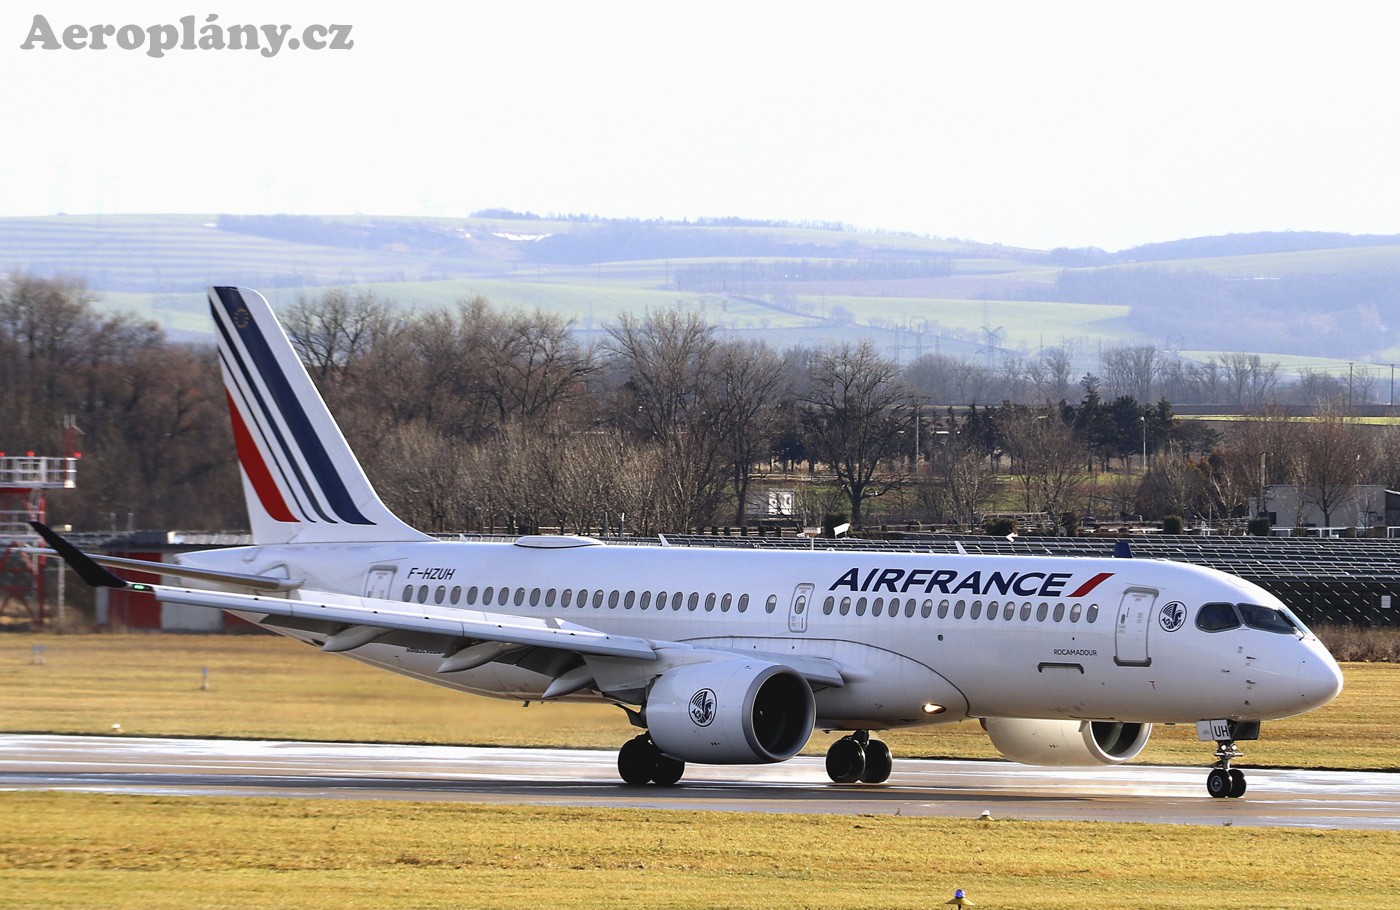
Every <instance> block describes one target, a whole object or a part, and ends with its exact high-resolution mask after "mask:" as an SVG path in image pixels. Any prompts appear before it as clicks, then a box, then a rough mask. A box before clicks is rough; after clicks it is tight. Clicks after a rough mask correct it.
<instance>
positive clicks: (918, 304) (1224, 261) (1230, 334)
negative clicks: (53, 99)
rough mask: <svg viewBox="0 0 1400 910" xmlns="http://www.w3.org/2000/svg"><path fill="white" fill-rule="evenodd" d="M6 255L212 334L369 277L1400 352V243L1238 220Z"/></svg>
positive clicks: (947, 322) (742, 321)
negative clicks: (1027, 230)
mask: <svg viewBox="0 0 1400 910" xmlns="http://www.w3.org/2000/svg"><path fill="white" fill-rule="evenodd" d="M0 269H4V270H6V271H9V270H25V271H29V272H33V273H36V274H41V275H48V274H56V273H61V274H72V275H78V276H82V277H83V278H85V279H86V281H87V282H88V285H89V287H91V288H92V289H93V290H95V291H97V292H99V293H100V295H101V297H102V300H103V301H104V303H105V304H107V305H109V306H113V307H119V308H123V309H129V310H133V311H135V312H138V313H140V314H143V315H145V316H148V317H149V318H152V319H155V320H157V321H159V322H160V323H161V324H162V325H164V326H166V327H167V328H168V329H169V330H171V331H172V332H174V333H176V334H177V335H180V336H189V337H201V336H205V335H207V333H208V326H207V323H206V321H205V316H204V304H203V293H202V289H203V288H204V287H205V286H206V285H208V284H211V283H215V282H219V283H225V282H227V283H237V284H243V285H247V286H251V287H255V288H258V289H259V290H262V291H263V292H264V293H266V294H267V295H268V296H269V297H270V298H271V299H272V300H273V301H274V303H285V302H290V301H291V300H292V299H294V298H295V297H296V295H297V294H299V293H302V292H304V291H312V290H315V289H317V288H324V287H329V286H335V285H367V286H370V287H371V288H372V289H373V290H374V291H375V293H376V294H379V295H381V296H383V297H385V298H389V299H393V300H395V301H397V302H399V303H400V304H402V305H404V306H408V307H427V306H441V305H444V304H448V303H450V302H452V301H453V300H456V299H459V298H461V297H464V296H471V295H475V294H481V295H484V296H486V297H488V298H489V299H491V300H492V301H494V302H496V303H498V304H501V305H503V306H510V307H528V308H533V307H540V308H542V309H546V310H551V311H556V312H560V313H562V314H565V315H567V316H569V317H570V318H572V319H574V320H575V322H576V324H577V325H578V327H579V329H580V330H581V331H584V332H588V331H593V332H597V331H600V330H601V327H602V326H603V325H604V324H606V323H607V322H608V321H609V320H612V319H614V318H616V316H617V315H618V314H619V313H622V312H634V313H635V312H641V311H643V310H646V309H648V308H656V307H665V306H674V305H682V306H687V307H695V308H697V309H699V310H700V311H701V312H703V313H704V314H705V316H706V318H707V319H709V320H710V321H711V322H714V323H716V324H718V325H721V326H723V327H724V328H725V329H727V330H730V331H734V332H737V333H740V334H743V335H749V336H753V337H763V338H765V339H766V340H768V341H769V343H770V344H773V345H775V346H777V347H787V346H790V345H793V344H812V343H824V342H826V341H831V340H837V339H848V340H849V339H855V338H871V339H873V340H875V341H876V342H877V343H878V344H880V345H881V347H883V348H884V349H885V350H887V351H888V352H890V353H892V354H894V355H895V356H897V357H899V358H900V359H901V360H902V361H906V362H907V361H908V360H910V359H912V358H913V357H916V356H918V355H919V354H923V353H935V352H937V353H945V354H957V355H960V356H966V357H973V358H978V359H984V360H985V363H986V364H987V365H988V366H989V367H995V365H996V364H997V362H998V361H999V360H1000V358H1001V356H1002V355H1003V354H1018V355H1027V354H1031V355H1033V354H1036V353H1038V352H1040V351H1041V350H1043V349H1045V348H1049V347H1063V348H1067V349H1069V350H1070V351H1071V352H1072V354H1073V355H1074V357H1075V359H1076V360H1077V361H1080V362H1083V363H1086V364H1089V365H1090V366H1092V360H1093V358H1094V355H1095V352H1097V351H1098V350H1100V349H1101V348H1103V347H1107V346H1114V345H1125V344H1151V345H1155V346H1157V347H1158V348H1160V349H1163V350H1168V351H1188V350H1189V351H1192V352H1196V356H1203V355H1204V354H1208V353H1209V352H1217V351H1246V352H1253V353H1260V354H1265V355H1272V356H1284V355H1287V356H1289V357H1323V358H1331V359H1332V360H1333V361H1334V362H1338V363H1344V362H1346V361H1356V362H1366V361H1371V362H1376V363H1389V362H1391V361H1394V360H1396V359H1400V341H1397V339H1396V337H1395V330H1394V328H1393V327H1392V325H1391V322H1392V321H1393V320H1392V319H1391V318H1390V314H1391V313H1394V312H1396V307H1397V305H1400V281H1397V280H1396V279H1397V278H1400V238H1397V237H1374V236H1366V237H1356V236H1351V235H1342V234H1324V233H1301V232H1300V233H1287V234H1278V233H1271V234H1241V235H1230V236H1227V237H1216V238H1195V239H1191V240H1181V241H1174V242H1171V243H1161V244H1151V245H1148V246H1143V247H1138V248H1135V249H1132V250H1125V251H1123V252H1120V253H1105V252H1104V251H1102V250H1094V249H1087V250H1053V251H1037V250H1025V249H1017V248H1012V247H1005V246H1000V245H996V244H986V243H973V242H966V241H956V240H945V239H939V238H931V237H917V236H910V235H902V234H890V233H879V232H865V231H855V230H852V229H849V228H845V227H843V226H840V225H791V224H780V223H769V222H747V221H740V220H738V219H714V220H706V221H700V222H652V221H608V220H601V219H596V218H591V217H567V218H540V217H535V216H531V215H522V214H518V213H512V212H503V211H496V212H483V213H477V214H476V215H474V216H472V217H469V218H458V219H448V218H383V217H371V216H345V217H301V216H217V215H144V216H143V215H122V216H54V217H43V218H4V219H0Z"/></svg>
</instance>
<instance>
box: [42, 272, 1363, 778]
mask: <svg viewBox="0 0 1400 910" xmlns="http://www.w3.org/2000/svg"><path fill="white" fill-rule="evenodd" d="M209 303H210V309H211V312H212V314H213V318H214V324H215V326H216V329H217V333H216V334H217V340H218V350H219V357H220V361H221V364H222V372H223V379H224V385H225V389H226V392H227V397H228V404H229V412H230V417H231V420H232V423H233V435H234V441H235V445H236V447H237V453H238V461H239V466H240V474H241V478H242V482H243V489H244V494H245V498H246V500H247V507H248V515H249V522H250V527H251V530H252V540H253V544H252V546H247V547H236V548H229V549H220V550H208V551H200V552H195V553H189V554H182V555H181V556H179V557H178V563H176V564H157V566H155V567H154V568H157V569H158V570H159V571H160V572H161V573H162V574H163V575H164V576H165V577H166V579H169V580H180V581H182V582H183V584H182V585H181V584H166V583H161V584H144V583H136V582H128V581H124V580H122V579H121V578H119V577H118V576H116V575H114V574H113V572H112V571H111V569H117V570H123V569H132V568H139V569H140V570H143V571H147V572H150V571H152V569H153V566H152V564H151V563H149V562H144V561H133V560H125V561H124V560H121V559H117V558H113V557H105V556H100V555H90V554H84V553H81V552H79V551H78V550H77V549H76V548H75V547H73V546H72V545H71V544H70V543H69V542H68V541H66V540H65V539H63V538H62V537H60V536H59V535H57V534H56V533H54V532H53V531H50V530H49V529H47V528H45V527H43V526H42V525H36V529H37V530H38V531H39V532H40V533H41V534H42V535H43V537H44V539H45V540H46V541H47V542H48V544H49V546H50V547H52V549H53V550H54V551H55V552H57V553H58V554H59V555H61V556H63V557H64V558H65V559H66V560H67V561H68V562H69V564H70V565H71V566H72V567H73V568H74V569H75V570H76V571H77V572H78V574H79V575H80V576H81V577H82V578H83V579H84V580H85V581H87V582H88V583H90V584H94V585H99V586H113V587H126V588H131V589H134V590H139V591H149V592H151V593H153V594H154V595H155V597H156V598H157V599H158V600H160V601H161V602H163V603H173V604H188V605H194V606H200V607H208V608H210V609H217V610H227V611H229V612H231V613H234V614H236V615H238V616H241V617H243V618H244V619H247V620H248V621H250V622H253V623H255V624H257V625H259V626H261V627H263V628H265V629H269V630H271V631H273V632H276V633H278V634H281V635H285V636H288V637H290V638H293V639H296V640H298V641H301V642H304V643H306V644H309V645H312V646H314V647H318V648H320V649H321V650H322V651H326V652H331V653H337V654H344V655H347V656H349V657H352V658H354V659H356V660H359V661H362V662H364V663H366V664H370V665H372V666H375V667H379V668H382V669H385V670H390V671H392V672H395V673H400V674H403V675H406V676H410V677H413V678H416V679H420V680H424V681H426V682H430V683H433V684H435V685H439V686H446V687H448V688H452V689H458V690H461V691H464V692H470V693H474V694H477V695H485V696H491V697H496V698H506V699H516V700H521V701H525V702H527V703H528V702H530V701H535V700H545V701H552V700H556V699H557V700H575V701H577V700H586V701H594V702H599V701H601V702H606V703H609V704H613V705H616V706H618V707H619V708H621V709H622V710H623V711H625V712H626V714H627V717H628V718H629V720H630V721H631V723H632V725H634V726H635V727H637V728H639V730H640V731H641V732H640V733H638V734H637V735H636V736H635V737H634V738H632V739H630V740H628V741H626V742H625V743H623V744H622V746H621V748H620V750H619V752H618V759H617V766H618V773H619V775H620V777H621V779H622V780H623V781H624V782H625V783H627V784H631V785H638V786H640V785H648V784H655V785H662V786H669V785H673V784H676V783H677V782H678V781H679V780H680V779H681V777H682V775H683V774H684V771H685V765H686V763H687V762H696V763H709V764H750V763H752V764H757V763H765V762H781V761H784V760H786V759H789V758H791V757H793V756H794V755H796V754H797V753H798V752H799V751H800V750H802V748H803V747H804V746H805V745H806V744H807V742H808V740H809V738H810V737H811V735H812V733H813V731H814V730H817V729H821V730H825V731H842V732H844V733H845V734H846V735H844V736H842V737H841V738H839V739H837V740H835V741H834V742H833V743H832V745H831V746H830V748H829V750H828V751H827V753H826V771H827V774H828V776H829V777H830V778H831V780H832V781H833V782H836V783H842V784H855V783H866V784H880V783H884V782H885V781H887V780H888V779H889V777H890V774H891V771H892V768H893V757H892V755H891V752H890V749H889V747H888V746H887V745H886V744H885V743H884V742H883V741H882V740H880V739H878V738H876V737H874V736H872V735H871V734H872V733H874V732H878V731H882V730H889V729H894V728H901V727H912V726H918V725H923V724H943V723H953V722H957V721H961V720H966V719H975V720H978V721H980V723H981V725H982V727H983V728H984V729H985V731H986V733H987V735H988V736H989V737H990V739H991V741H992V743H993V744H994V745H995V747H996V748H997V749H998V750H999V751H1000V753H1001V754H1002V755H1003V756H1005V757H1006V758H1008V759H1011V760H1013V761H1016V762H1022V763H1027V764H1038V765H1092V764H1107V765H1117V764H1121V763H1123V762H1126V761H1128V760H1130V759H1132V758H1133V757H1135V756H1136V755H1137V754H1138V753H1139V752H1141V750H1142V748H1143V747H1144V745H1145V744H1146V743H1147V741H1148V737H1149V736H1150V734H1151V732H1152V728H1153V725H1154V724H1196V725H1197V730H1198V735H1199V737H1200V739H1201V740H1202V741H1203V742H1214V743H1215V746H1216V751H1215V754H1214V758H1215V761H1214V763H1213V765H1212V770H1211V771H1210V772H1209V775H1208V777H1207V787H1206V789H1207V792H1208V793H1209V794H1210V796H1212V797H1216V798H1227V797H1234V798H1238V797H1240V796H1242V795H1243V794H1244V792H1245V789H1246V783H1245V777H1244V774H1243V772H1242V771H1241V770H1240V769H1239V768H1234V767H1231V763H1232V761H1234V760H1236V759H1238V758H1239V757H1240V756H1241V755H1242V753H1241V752H1240V750H1239V749H1238V747H1237V745H1236V743H1237V742H1239V741H1246V740H1252V739H1257V738H1258V735H1259V730H1260V723H1261V722H1262V721H1266V720H1273V719H1276V718H1282V717H1288V716H1292V715H1296V714H1301V713H1304V712H1306V711H1310V710H1312V709H1314V708H1317V707H1319V706H1321V705H1324V704H1326V703H1328V702H1329V701H1331V700H1332V699H1333V698H1334V697H1336V695H1337V694H1338V693H1339V692H1340V691H1341V688H1342V674H1341V671H1340V669H1339V668H1338V666H1337V663H1336V661H1335V660H1333V658H1332V656H1331V654H1329V653H1328V651H1327V649H1326V648H1325V647H1324V646H1323V644H1322V643H1321V642H1320V641H1319V640H1318V639H1317V637H1316V636H1315V635H1313V633H1312V632H1310V631H1309V630H1308V629H1307V627H1306V626H1305V625H1304V624H1303V623H1302V622H1301V621H1300V620H1299V619H1298V617H1297V616H1296V615H1294V614H1293V612H1292V611H1291V610H1289V608H1288V607H1287V606H1285V605H1284V604H1283V603H1282V602H1281V601H1279V600H1278V599H1277V598H1275V597H1274V596H1273V595H1271V594H1269V593H1268V592H1267V591H1265V590H1264V589H1262V588H1260V587H1259V586H1257V585H1255V584H1252V583H1250V582H1248V581H1245V580H1242V579H1240V578H1238V577H1235V576H1232V575H1229V574H1227V573H1224V572H1220V571H1216V570H1214V569H1209V568H1204V567H1200V566H1194V565H1189V564H1185V563H1176V562H1171V561H1166V560H1156V559H1135V558H1124V557H1130V556H1131V552H1130V550H1129V549H1128V548H1127V546H1126V542H1123V543H1122V544H1120V546H1119V551H1118V552H1117V554H1116V555H1115V556H1113V557H1109V556H1105V557H1103V558H1086V557H1051V556H1045V557H1040V556H981V555H969V554H966V553H965V552H962V548H961V547H959V548H958V552H932V551H930V552H923V553H905V552H901V553H894V552H868V551H866V552H849V551H817V550H812V551H806V550H801V551H762V550H739V549H731V550H725V549H710V548H686V547H676V546H669V545H667V543H666V541H665V539H664V538H662V540H661V545H651V546H619V545H609V544H606V543H604V542H602V541H599V540H596V539H593V538H589V537H582V536H564V535H559V536H551V535H532V536H523V537H520V538H518V539H516V540H514V541H513V542H506V543H500V542H470V541H442V540H437V539H434V538H432V537H430V536H428V535H427V534H424V533H422V532H420V531H417V530H415V529H414V528H412V527H410V526H408V525H407V524H405V523H404V522H403V521H401V520H400V519H399V518H398V517H397V516H395V515H394V514H393V513H392V512H391V511H390V510H389V509H388V508H387V507H386V506H385V505H384V503H383V502H382V501H381V500H380V498H379V496H378V495H377V494H376V493H375V491H374V488H373V487H372V486H371V484H370V481H369V479H368V478H367V477H366V475H365V473H364V471H363V470H362V469H361V467H360V464H359V462H358V461H357V459H356V458H355V455H354V453H353V452H352V451H351V448H350V446H349V444H348V443H347V442H346V440H345V437H344V436H343V435H342V434H341V431H340V429H339V427H338V426H337V424H336V422H335V420H334V418H333V417H332V416H331V413H330V411H329V410H328V408H327V407H326V405H325V402H324V401H323V400H322V398H321V396H320V394H319V393H318V392H317V390H316V387H315V385H314V384H313V383H312V381H311V378H310V376H309V375H308V374H307V371H306V369H305V368H304V367H303V365H302V363H301V361H300V360H299V359H298V357H297V355H296V352H295V350H294V349H293V347H292V345H291V343H290V341H289V340H288V339H287V336H286V334H285V333H284V332H283V330H282V328H281V326H280V325H279V323H278V321H277V318H276V316H275V314H274V313H273V311H272V308H271V307H270V306H269V305H268V303H267V301H266V300H265V299H264V298H263V297H262V296H261V295H260V294H258V293H257V292H256V291H252V290H248V289H242V288H236V287H214V288H211V289H210V291H209Z"/></svg>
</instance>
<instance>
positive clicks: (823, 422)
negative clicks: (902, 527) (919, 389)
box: [803, 341, 906, 527]
mask: <svg viewBox="0 0 1400 910" xmlns="http://www.w3.org/2000/svg"><path fill="white" fill-rule="evenodd" d="M899 380H900V376H899V367H898V366H896V365H895V363H894V361H892V360H889V359H888V358H885V357H882V356H880V355H879V354H877V353H876V352H875V348H874V346H873V345H871V344H870V342H868V341H863V342H861V343H860V344H859V345H857V346H856V347H851V346H850V345H849V344H846V345H841V346H839V347H832V348H827V349H825V350H822V351H818V352H817V353H816V354H815V355H814V356H813V358H812V363H811V372H810V382H809V387H808V391H807V397H806V399H805V400H804V402H803V404H804V406H805V409H804V411H803V426H804V428H805V430H806V433H807V437H808V439H809V441H810V444H811V446H812V450H813V454H814V457H815V458H816V460H817V461H820V462H823V463H825V464H827V465H828V466H830V468H831V470H832V471H834V472H835V474H836V480H837V483H838V484H839V485H840V487H841V491H842V492H843V493H844V494H845V495H846V498H847V500H848V501H849V502H850V506H851V523H852V524H853V525H855V526H857V527H859V526H860V523H861V516H862V511H863V509H862V507H863V506H864V504H865V501H866V500H867V499H870V498H871V497H874V496H877V495H879V494H880V493H882V492H884V491H886V490H889V489H891V488H893V487H894V486H896V485H898V483H899V482H900V480H901V479H902V478H901V477H899V476H898V475H897V474H896V473H895V472H894V471H892V470H890V469H891V468H892V467H893V466H894V465H895V464H897V463H898V461H899V457H900V456H901V455H902V454H903V452H902V444H901V439H900V435H899V430H900V429H901V427H902V426H903V414H902V408H901V405H902V404H903V403H904V401H905V399H906V394H905V391H904V387H903V386H902V384H901V383H900V381H899Z"/></svg>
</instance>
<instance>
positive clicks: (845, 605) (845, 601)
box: [841, 597, 851, 616]
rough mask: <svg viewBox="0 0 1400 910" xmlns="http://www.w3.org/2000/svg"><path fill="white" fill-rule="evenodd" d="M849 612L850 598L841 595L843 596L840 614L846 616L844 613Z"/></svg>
mask: <svg viewBox="0 0 1400 910" xmlns="http://www.w3.org/2000/svg"><path fill="white" fill-rule="evenodd" d="M850 612H851V599H850V598H849V597H843V598H841V615H842V616H846V615H849V614H850Z"/></svg>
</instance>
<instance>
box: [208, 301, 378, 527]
mask: <svg viewBox="0 0 1400 910" xmlns="http://www.w3.org/2000/svg"><path fill="white" fill-rule="evenodd" d="M209 307H210V310H211V311H212V312H213V316H214V324H215V325H216V326H217V327H218V330H219V336H220V337H219V354H220V357H221V358H222V359H223V363H224V369H225V370H226V371H227V373H228V375H229V377H230V378H231V381H230V383H229V386H230V387H229V389H228V393H229V410H230V411H231V412H232V414H233V423H234V434H235V438H236V441H237V443H238V458H239V461H240V462H241V463H242V465H243V469H244V471H245V472H246V473H247V475H248V479H249V482H250V483H251V484H252V486H253V489H254V490H255V491H256V492H257V495H258V498H259V500H260V501H261V502H262V506H263V509H264V510H265V511H266V512H267V514H268V515H269V516H271V517H272V518H273V519H275V520H277V521H282V522H296V521H310V522H316V521H321V522H327V523H331V524H335V523H342V522H343V523H346V524H356V525H368V524H373V522H372V521H371V520H370V519H368V518H366V517H365V516H364V515H363V514H362V513H361V512H360V509H359V508H358V506H356V504H355V501H354V499H353V498H352V497H351V495H350V492H349V490H347V489H346V487H345V483H344V481H343V479H342V478H341V476H340V473H339V471H337V470H336V467H335V463H334V461H332V459H331V456H330V454H329V453H328V452H327V451H326V448H325V445H324V444H323V443H322V441H321V438H320V436H319V435H318V434H317V432H316V429H315V427H313V426H312V423H311V420H310V418H309V417H308V416H307V414H306V410H305V409H304V408H303V407H302V404H301V400H300V398H299V397H298V396H297V394H296V393H295V392H294V391H293V389H292V384H291V382H290V381H289V380H288V378H287V376H286V374H285V372H284V371H283V368H282V365H281V364H280V363H279V362H278V360H277V355H276V354H275V353H273V350H272V348H271V347H270V346H269V344H268V341H267V339H266V338H265V337H264V335H263V329H262V327H261V326H260V325H259V324H258V320H257V319H256V318H254V317H253V314H252V313H250V312H249V310H248V308H247V306H246V305H245V304H244V302H243V298H242V295H241V294H240V293H239V292H238V290H237V289H236V288H214V289H213V291H212V292H211V293H210V298H209ZM221 310H222V311H223V312H220V311H221ZM240 428H241V429H240Z"/></svg>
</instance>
